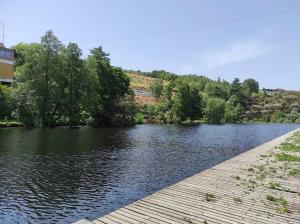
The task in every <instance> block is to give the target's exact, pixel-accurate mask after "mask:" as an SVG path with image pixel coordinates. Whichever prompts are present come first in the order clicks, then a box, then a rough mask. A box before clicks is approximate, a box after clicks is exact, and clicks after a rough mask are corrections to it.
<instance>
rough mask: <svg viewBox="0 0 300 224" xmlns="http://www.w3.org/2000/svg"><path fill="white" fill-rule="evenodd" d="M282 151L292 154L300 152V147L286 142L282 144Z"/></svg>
mask: <svg viewBox="0 0 300 224" xmlns="http://www.w3.org/2000/svg"><path fill="white" fill-rule="evenodd" d="M281 149H283V150H286V151H291V152H300V146H299V145H295V144H293V143H291V142H285V143H282V144H281Z"/></svg>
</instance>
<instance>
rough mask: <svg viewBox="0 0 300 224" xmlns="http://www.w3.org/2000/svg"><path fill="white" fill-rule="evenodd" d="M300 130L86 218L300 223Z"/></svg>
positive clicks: (163, 221)
mask: <svg viewBox="0 0 300 224" xmlns="http://www.w3.org/2000/svg"><path fill="white" fill-rule="evenodd" d="M299 181H300V129H299V128H298V129H296V130H294V131H291V132H289V133H288V134H285V135H283V136H281V137H278V138H276V139H274V140H272V141H269V142H267V143H265V144H262V145H260V146H258V147H256V148H254V149H252V150H249V151H247V152H245V153H243V154H240V155H238V156H236V157H234V158H232V159H229V160H227V161H225V162H223V163H221V164H219V165H216V166H214V167H212V168H210V169H208V170H205V171H203V172H201V173H199V174H196V175H194V176H192V177H190V178H187V179H185V180H183V181H181V182H178V183H177V184H174V185H172V186H170V187H167V188H165V189H163V190H161V191H158V192H157V193H154V194H152V195H150V196H148V197H145V198H143V199H141V200H139V201H136V202H134V203H132V204H130V205H128V206H125V207H123V208H120V209H118V210H116V211H114V212H112V213H110V214H108V215H106V216H103V217H101V218H99V219H97V220H94V221H93V222H89V221H86V220H80V221H78V222H76V224H79V223H80V224H84V223H85V224H88V223H102V224H103V223H182V224H184V223H199V224H200V223H245V224H246V223H266V224H267V223H277V224H279V223H280V224H281V223H295V224H296V223H299V222H300V210H299V207H300V189H299Z"/></svg>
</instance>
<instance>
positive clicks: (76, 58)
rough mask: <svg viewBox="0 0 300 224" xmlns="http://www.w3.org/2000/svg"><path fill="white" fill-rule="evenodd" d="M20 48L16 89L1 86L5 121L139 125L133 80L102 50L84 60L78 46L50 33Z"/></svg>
mask: <svg viewBox="0 0 300 224" xmlns="http://www.w3.org/2000/svg"><path fill="white" fill-rule="evenodd" d="M14 50H15V52H16V63H15V73H16V77H15V82H14V87H15V88H8V87H5V86H0V100H1V101H0V102H1V104H0V108H1V110H0V119H7V120H10V119H11V120H18V121H20V122H22V123H23V124H24V125H25V126H38V127H53V126H57V125H69V126H76V125H80V124H89V125H94V126H128V125H132V124H133V122H134V120H133V116H134V113H135V110H136V108H135V104H134V98H133V94H132V91H131V90H130V88H129V86H130V80H129V78H128V76H127V75H126V74H125V73H124V72H123V70H122V69H121V68H118V67H113V66H111V64H110V59H109V57H108V56H109V55H108V54H107V53H105V52H104V51H103V50H102V48H101V47H98V48H94V49H92V50H91V51H90V54H89V55H88V56H87V58H86V59H83V58H82V51H81V49H80V48H79V47H78V45H77V44H75V43H69V44H68V45H67V46H64V45H63V44H62V43H61V42H60V41H59V40H58V38H57V37H56V36H55V35H54V34H53V32H52V31H48V32H46V34H45V35H44V36H42V38H41V42H40V43H31V44H24V43H20V44H18V45H16V46H14Z"/></svg>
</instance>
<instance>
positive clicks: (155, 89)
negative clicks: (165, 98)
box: [150, 78, 164, 98]
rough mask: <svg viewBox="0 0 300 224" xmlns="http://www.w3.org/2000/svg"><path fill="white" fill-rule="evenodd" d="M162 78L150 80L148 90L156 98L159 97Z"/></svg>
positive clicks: (161, 88) (161, 89)
mask: <svg viewBox="0 0 300 224" xmlns="http://www.w3.org/2000/svg"><path fill="white" fill-rule="evenodd" d="M163 88H164V86H163V80H162V79H161V78H158V79H155V80H154V81H152V82H151V85H150V91H151V92H152V94H153V95H154V97H156V98H160V96H161V94H162V91H163Z"/></svg>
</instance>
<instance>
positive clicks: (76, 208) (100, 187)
mask: <svg viewBox="0 0 300 224" xmlns="http://www.w3.org/2000/svg"><path fill="white" fill-rule="evenodd" d="M297 127H299V125H285V124H239V125H228V124H226V125H183V126H179V125H178V126H177V125H140V126H136V127H134V128H126V129H123V128H81V129H67V128H56V129H22V128H10V129H0V222H1V223H71V222H73V221H76V220H78V219H80V218H87V219H95V218H97V217H99V216H101V215H103V214H105V213H107V212H110V211H112V210H114V209H116V208H119V207H121V206H124V205H126V204H128V203H130V202H132V201H135V200H137V199H139V198H142V197H144V196H146V195H148V194H150V193H152V192H154V191H157V190H159V189H161V188H163V187H166V186H168V185H170V184H173V183H176V182H178V181H179V180H182V179H184V178H186V177H188V176H191V175H193V174H195V173H197V172H200V171H202V170H205V169H207V168H209V167H211V166H213V165H215V164H218V163H220V162H222V161H224V160H226V159H229V158H231V157H233V156H235V155H238V154H240V153H242V152H244V151H246V150H248V149H250V148H253V147H255V146H257V145H260V144H262V143H264V142H266V141H268V140H271V139H273V138H275V137H278V136H280V135H282V134H284V133H286V132H288V131H291V130H293V129H295V128H297Z"/></svg>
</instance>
